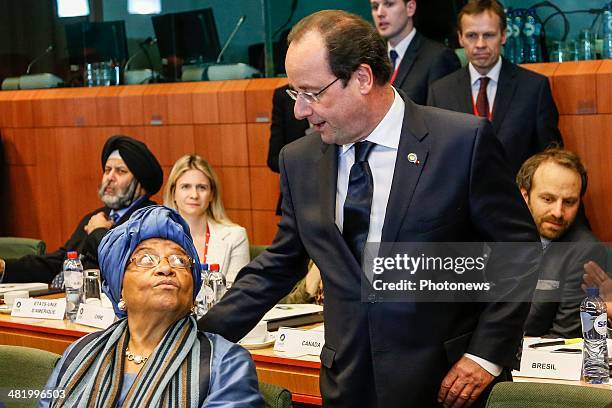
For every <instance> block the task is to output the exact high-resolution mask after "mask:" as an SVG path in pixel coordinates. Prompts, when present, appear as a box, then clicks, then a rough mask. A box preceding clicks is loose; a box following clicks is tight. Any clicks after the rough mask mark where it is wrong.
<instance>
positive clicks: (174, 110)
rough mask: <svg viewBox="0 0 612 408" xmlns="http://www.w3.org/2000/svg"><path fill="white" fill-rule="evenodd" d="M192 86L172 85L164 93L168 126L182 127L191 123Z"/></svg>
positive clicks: (189, 84)
mask: <svg viewBox="0 0 612 408" xmlns="http://www.w3.org/2000/svg"><path fill="white" fill-rule="evenodd" d="M192 88H193V85H192V84H191V83H186V84H182V83H179V84H174V86H173V87H171V88H170V87H168V88H167V90H166V91H165V94H166V98H167V100H168V124H171V125H182V124H192V123H193V98H192V93H191V90H192Z"/></svg>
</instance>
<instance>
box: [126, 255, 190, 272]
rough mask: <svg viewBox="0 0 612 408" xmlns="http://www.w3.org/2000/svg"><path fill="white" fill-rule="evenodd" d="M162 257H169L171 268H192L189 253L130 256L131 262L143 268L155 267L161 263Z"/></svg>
mask: <svg viewBox="0 0 612 408" xmlns="http://www.w3.org/2000/svg"><path fill="white" fill-rule="evenodd" d="M162 259H167V260H168V264H169V265H170V267H171V268H179V269H189V268H191V264H192V261H191V258H189V257H188V256H187V255H179V254H172V255H169V256H159V255H155V254H148V253H142V254H138V255H136V256H133V257H132V258H130V262H134V263H135V264H136V266H139V267H141V268H147V269H151V268H155V267H156V266H157V265H159V264H160V263H161V261H162Z"/></svg>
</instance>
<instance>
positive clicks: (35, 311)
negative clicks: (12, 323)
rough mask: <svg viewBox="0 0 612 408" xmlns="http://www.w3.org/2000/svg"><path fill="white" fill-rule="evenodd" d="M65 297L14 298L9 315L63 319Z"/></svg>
mask: <svg viewBox="0 0 612 408" xmlns="http://www.w3.org/2000/svg"><path fill="white" fill-rule="evenodd" d="M65 313H66V299H53V300H46V299H45V300H44V299H35V298H28V299H15V303H13V311H12V312H11V316H14V317H33V318H35V319H52V320H64V314H65Z"/></svg>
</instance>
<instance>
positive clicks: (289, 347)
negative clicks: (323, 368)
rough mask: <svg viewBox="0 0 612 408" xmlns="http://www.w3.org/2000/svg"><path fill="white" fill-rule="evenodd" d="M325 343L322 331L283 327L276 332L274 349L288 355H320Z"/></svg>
mask: <svg viewBox="0 0 612 408" xmlns="http://www.w3.org/2000/svg"><path fill="white" fill-rule="evenodd" d="M324 343H325V334H324V333H323V332H322V331H315V330H299V329H292V328H289V327H281V328H280V329H278V332H277V333H276V343H275V344H274V351H283V352H285V353H287V356H288V357H298V356H305V355H311V356H319V355H320V354H321V349H322V348H323V344H324Z"/></svg>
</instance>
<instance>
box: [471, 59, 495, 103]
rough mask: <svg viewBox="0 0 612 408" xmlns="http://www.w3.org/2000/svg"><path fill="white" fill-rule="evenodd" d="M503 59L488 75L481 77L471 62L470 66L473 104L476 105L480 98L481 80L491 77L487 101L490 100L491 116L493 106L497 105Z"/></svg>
mask: <svg viewBox="0 0 612 408" xmlns="http://www.w3.org/2000/svg"><path fill="white" fill-rule="evenodd" d="M501 67H502V59H501V57H499V60H497V63H496V64H495V65H494V66H493V68H491V70H490V71H489V72H488V73H487V75H481V74H480V72H478V71H476V68H474V66H473V65H472V63H471V62H470V63H469V64H468V70H469V71H470V84H472V103H474V104H476V98H478V91H479V90H480V78H482V77H483V76H487V77H489V84H488V85H487V99H488V100H489V114H491V112H493V104H494V103H495V95H496V94H497V84H498V83H499V73H500V72H501Z"/></svg>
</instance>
